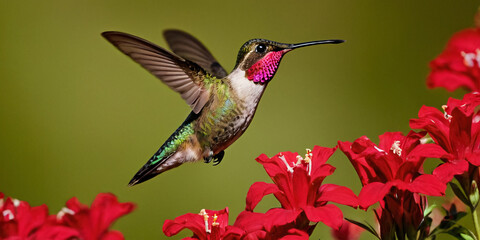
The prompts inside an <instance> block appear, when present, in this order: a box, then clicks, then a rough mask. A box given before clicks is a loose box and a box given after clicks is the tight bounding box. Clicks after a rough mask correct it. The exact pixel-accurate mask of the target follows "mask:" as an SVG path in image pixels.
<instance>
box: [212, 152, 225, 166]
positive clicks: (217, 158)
mask: <svg viewBox="0 0 480 240" xmlns="http://www.w3.org/2000/svg"><path fill="white" fill-rule="evenodd" d="M223 156H225V151H221V152H219V153H218V154H217V155H215V156H213V166H217V165H218V164H220V162H222V159H223Z"/></svg>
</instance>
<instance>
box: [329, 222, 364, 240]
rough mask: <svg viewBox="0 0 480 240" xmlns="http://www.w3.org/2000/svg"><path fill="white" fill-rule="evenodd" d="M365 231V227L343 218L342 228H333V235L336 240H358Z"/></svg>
mask: <svg viewBox="0 0 480 240" xmlns="http://www.w3.org/2000/svg"><path fill="white" fill-rule="evenodd" d="M363 231H365V229H363V228H361V227H359V226H357V225H355V224H353V223H351V222H349V221H347V220H343V224H342V226H341V227H340V229H338V230H336V229H333V228H332V236H333V238H334V239H335V240H356V239H359V238H360V235H361V234H362V232H363Z"/></svg>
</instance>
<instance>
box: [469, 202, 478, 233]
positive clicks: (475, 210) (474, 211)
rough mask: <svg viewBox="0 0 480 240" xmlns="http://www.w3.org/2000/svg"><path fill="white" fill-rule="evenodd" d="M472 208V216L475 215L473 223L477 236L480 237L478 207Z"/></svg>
mask: <svg viewBox="0 0 480 240" xmlns="http://www.w3.org/2000/svg"><path fill="white" fill-rule="evenodd" d="M470 210H472V217H473V224H474V225H475V232H476V234H477V235H476V237H477V239H480V235H479V234H480V225H479V222H478V215H477V209H476V208H471V209H470Z"/></svg>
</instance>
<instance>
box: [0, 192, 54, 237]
mask: <svg viewBox="0 0 480 240" xmlns="http://www.w3.org/2000/svg"><path fill="white" fill-rule="evenodd" d="M0 213H1V215H0V239H38V238H36V235H35V234H36V232H37V231H38V230H39V229H40V228H41V227H42V226H43V224H44V223H45V221H46V219H47V216H48V208H47V206H46V205H41V206H38V207H30V205H29V204H28V203H27V202H24V201H20V200H17V199H12V198H10V197H7V198H6V199H5V198H4V195H3V193H0Z"/></svg>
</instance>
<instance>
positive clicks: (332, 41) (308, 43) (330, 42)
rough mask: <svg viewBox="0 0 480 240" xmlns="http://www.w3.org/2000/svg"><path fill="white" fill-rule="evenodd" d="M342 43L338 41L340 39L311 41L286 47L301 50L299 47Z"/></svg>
mask: <svg viewBox="0 0 480 240" xmlns="http://www.w3.org/2000/svg"><path fill="white" fill-rule="evenodd" d="M343 42H345V41H344V40H340V39H330V40H320V41H311V42H304V43H295V44H290V45H289V46H288V47H287V49H295V48H301V47H306V46H312V45H317V44H339V43H343Z"/></svg>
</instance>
